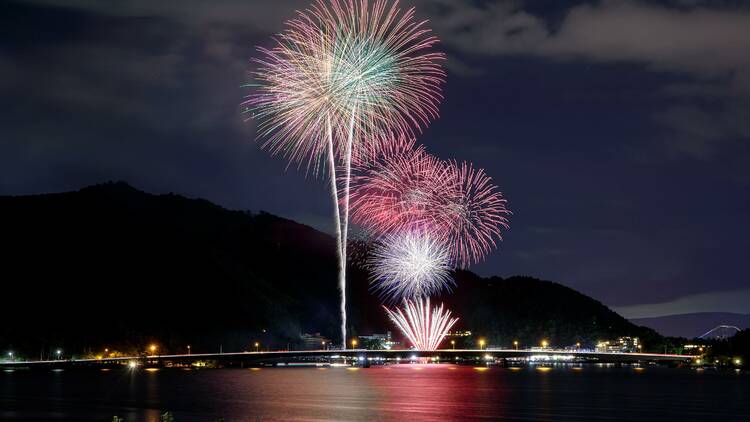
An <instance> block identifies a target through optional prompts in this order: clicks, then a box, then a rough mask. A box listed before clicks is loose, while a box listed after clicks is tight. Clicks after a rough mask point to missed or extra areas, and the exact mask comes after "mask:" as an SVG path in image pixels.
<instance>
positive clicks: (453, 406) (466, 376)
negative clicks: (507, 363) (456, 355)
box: [367, 364, 508, 420]
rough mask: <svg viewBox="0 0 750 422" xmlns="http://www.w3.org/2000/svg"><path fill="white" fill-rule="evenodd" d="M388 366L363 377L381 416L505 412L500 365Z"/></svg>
mask: <svg viewBox="0 0 750 422" xmlns="http://www.w3.org/2000/svg"><path fill="white" fill-rule="evenodd" d="M389 368H390V369H391V370H390V371H384V370H378V369H375V370H374V371H371V373H370V374H369V375H371V376H369V377H367V382H368V383H369V385H370V386H371V388H372V389H374V390H375V391H376V392H377V397H379V400H378V404H377V410H378V411H379V412H381V415H382V418H383V419H384V420H386V419H387V420H394V419H408V418H410V417H412V418H414V419H415V420H424V419H433V418H434V419H435V420H462V419H467V418H473V417H488V416H491V417H492V418H500V419H502V418H503V417H504V416H505V408H506V405H505V403H506V402H507V399H508V397H507V389H506V388H505V387H504V385H505V383H504V382H503V380H502V377H503V373H502V370H501V369H498V368H488V367H481V366H480V367H476V368H474V367H470V366H457V365H451V364H439V365H436V364H410V365H392V366H390V367H389ZM447 373H450V375H449V376H446V375H447Z"/></svg>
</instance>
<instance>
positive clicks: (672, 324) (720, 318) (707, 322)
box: [630, 312, 750, 338]
mask: <svg viewBox="0 0 750 422" xmlns="http://www.w3.org/2000/svg"><path fill="white" fill-rule="evenodd" d="M630 322H632V323H634V324H637V325H643V326H646V327H650V328H653V329H654V330H656V331H657V332H659V333H660V334H662V335H665V336H673V337H685V338H695V337H698V336H700V335H703V334H704V333H706V332H708V331H709V330H711V329H712V328H714V327H716V326H719V325H734V326H736V327H738V328H740V329H746V328H750V315H743V314H734V313H730V312H697V313H692V314H680V315H667V316H662V317H655V318H637V319H631V320H630Z"/></svg>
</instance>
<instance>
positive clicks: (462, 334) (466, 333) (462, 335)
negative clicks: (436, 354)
mask: <svg viewBox="0 0 750 422" xmlns="http://www.w3.org/2000/svg"><path fill="white" fill-rule="evenodd" d="M466 337H471V331H468V330H467V331H449V332H448V334H446V335H445V338H454V339H457V338H466Z"/></svg>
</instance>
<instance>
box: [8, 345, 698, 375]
mask: <svg viewBox="0 0 750 422" xmlns="http://www.w3.org/2000/svg"><path fill="white" fill-rule="evenodd" d="M694 358H695V356H690V355H673V354H660V353H607V352H592V351H585V350H553V349H541V350H539V349H521V350H516V349H441V350H433V351H427V350H365V349H347V350H299V351H267V352H262V351H261V352H238V353H193V354H179V355H144V356H127V357H116V358H102V359H68V360H46V361H18V362H10V361H6V362H0V369H5V370H8V369H21V368H23V369H66V368H70V369H73V368H96V367H112V366H123V365H130V366H131V367H137V366H150V367H161V366H188V365H193V364H199V363H204V364H205V363H207V362H210V363H211V364H212V366H219V367H252V366H260V365H285V364H294V363H321V362H331V361H340V362H345V363H347V364H351V365H360V366H369V364H370V363H371V362H373V361H374V363H385V364H387V363H409V362H416V361H423V360H429V361H433V362H455V363H474V364H475V363H477V362H480V363H482V364H485V363H505V362H507V361H523V362H528V361H534V362H538V363H544V362H571V363H573V362H575V363H615V364H621V363H651V362H654V363H658V362H661V363H668V364H677V363H687V362H690V361H691V359H694Z"/></svg>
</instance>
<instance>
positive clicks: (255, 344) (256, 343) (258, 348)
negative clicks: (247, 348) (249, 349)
mask: <svg viewBox="0 0 750 422" xmlns="http://www.w3.org/2000/svg"><path fill="white" fill-rule="evenodd" d="M253 346H255V352H256V353H257V352H258V351H260V343H258V342H257V341H256V342H255V343H254V344H253Z"/></svg>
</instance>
